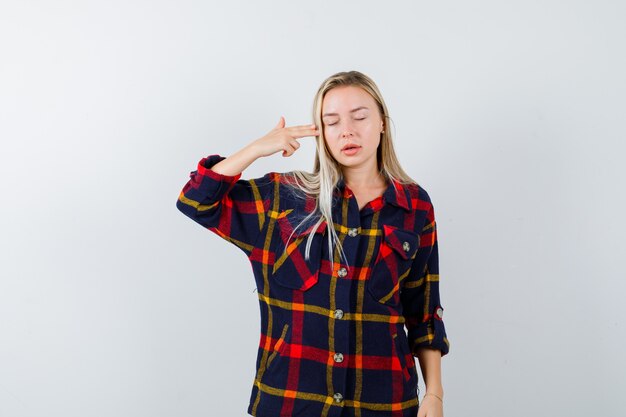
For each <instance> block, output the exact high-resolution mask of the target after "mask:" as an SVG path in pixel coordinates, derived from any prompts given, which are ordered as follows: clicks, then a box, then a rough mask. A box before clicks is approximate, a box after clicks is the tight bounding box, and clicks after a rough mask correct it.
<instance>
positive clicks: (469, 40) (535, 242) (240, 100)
mask: <svg viewBox="0 0 626 417" xmlns="http://www.w3.org/2000/svg"><path fill="white" fill-rule="evenodd" d="M625 16H626V5H625V4H624V3H623V2H620V1H617V0H615V1H609V0H597V1H594V2H589V1H578V0H574V1H572V0H570V1H565V0H542V1H532V0H531V1H529V0H524V1H495V0H492V1H487V0H476V1H471V2H468V1H458V0H449V1H437V2H433V1H392V2H381V1H364V0H359V1H327V0H322V1H320V0H318V1H315V2H312V1H311V2H299V1H266V2H263V1H229V2H225V1H220V2H216V1H215V2H213V1H181V0H176V1H154V0H152V1H129V0H126V1H112V0H107V1H62V0H57V1H47V2H46V1H24V0H21V1H8V0H3V1H2V3H0V138H1V148H0V187H1V198H2V216H1V217H0V228H1V231H0V236H1V237H0V245H1V247H0V275H1V279H0V416H2V417H39V416H46V417H56V416H59V417H61V416H62V417H83V416H90V417H91V416H93V417H105V416H106V417H109V416H120V417H136V416H146V417H148V416H150V417H170V416H186V417H194V416H225V417H231V416H238V417H242V416H245V415H247V414H246V407H247V404H248V400H249V396H250V391H251V388H252V383H253V378H254V371H255V369H254V366H255V360H256V350H257V346H258V341H259V328H260V320H259V306H258V299H257V296H256V293H255V292H254V289H255V284H254V280H253V276H252V269H251V268H250V264H249V262H248V260H247V259H246V257H245V255H244V254H243V252H241V251H240V250H239V249H237V248H236V247H235V246H234V245H231V244H229V243H227V242H226V241H224V240H222V239H221V238H219V237H218V236H217V235H214V234H212V233H211V232H209V231H208V230H206V229H203V228H202V227H200V226H199V225H197V224H195V223H193V222H192V221H191V220H190V219H188V218H186V217H185V216H184V215H182V213H180V212H179V211H178V210H177V209H176V206H175V203H176V199H177V198H178V194H179V192H180V191H181V189H182V187H183V185H184V184H185V183H186V182H187V180H188V179H189V172H190V171H192V170H194V169H195V168H196V166H197V163H198V161H199V160H200V159H201V158H202V157H203V156H207V155H209V154H213V153H217V154H220V155H224V156H228V155H230V154H232V153H234V152H236V151H237V150H238V149H240V148H242V147H243V146H245V145H246V144H247V143H249V142H250V141H252V140H255V139H257V138H259V137H261V136H263V135H264V134H266V133H267V132H269V130H271V129H272V128H273V127H274V126H275V125H276V123H277V122H278V120H279V118H280V116H281V115H282V116H285V118H286V122H287V124H288V125H296V124H305V123H310V122H311V121H312V120H311V107H312V100H313V96H314V94H315V91H316V90H317V88H318V87H319V85H320V83H321V82H322V80H323V79H325V78H326V77H328V76H329V75H331V74H333V73H335V72H338V71H346V70H352V69H356V70H359V71H362V72H364V73H366V74H367V75H369V76H370V77H372V78H373V79H374V80H375V81H376V83H377V84H378V86H379V87H380V89H381V91H382V93H383V96H384V98H385V100H386V102H387V104H388V106H389V110H390V113H391V117H392V120H393V133H394V135H395V146H396V149H397V151H398V153H399V157H400V161H401V163H402V164H403V166H404V168H405V169H406V170H407V171H408V172H409V174H410V175H411V176H412V177H413V178H414V179H415V180H416V181H418V182H420V183H421V184H422V185H423V186H424V187H425V188H426V189H427V190H428V192H429V194H430V195H431V198H432V199H433V203H434V206H435V212H436V217H437V220H438V233H439V248H440V249H439V250H440V272H441V282H440V290H441V301H442V305H443V306H444V308H445V317H444V319H445V324H446V329H447V332H448V337H449V339H450V343H451V347H450V353H449V354H448V355H447V356H446V357H444V358H443V359H442V372H443V385H444V392H445V396H444V412H445V416H446V417H454V416H457V417H459V416H462V417H473V416H476V417H501V416H507V417H522V416H530V415H533V416H568V417H583V416H590V415H593V416H603V417H618V416H624V415H626V396H624V394H623V389H624V387H625V386H626V377H625V376H624V375H626V359H625V357H626V355H625V354H624V344H625V342H626V331H625V328H624V324H625V321H624V319H625V317H626V307H625V303H624V301H623V300H624V295H625V293H626V292H625V291H626V285H625V281H626V273H625V272H624V266H623V265H624V264H623V262H624V259H625V257H626V256H625V255H626V253H625V249H626V247H625V246H626V245H625V244H624V234H625V232H626V228H625V225H626V222H625V220H624V212H626V201H625V197H624V185H625V182H626V181H625V178H626V172H625V171H626V170H625V168H624V163H623V158H624V156H625V152H624V151H625V150H626V149H625V148H626V147H625V146H624V140H625V139H626V127H625V123H624V121H625V116H626V98H625V94H626V82H625V77H624V74H626V54H625V53H624V51H625V50H626V49H625V48H626V42H625V40H626V26H624V18H625ZM300 142H301V144H302V146H301V148H300V149H299V150H298V152H297V153H296V154H295V155H293V156H292V157H290V158H284V157H282V156H281V154H280V153H276V154H274V155H272V156H270V157H267V158H262V159H261V160H258V161H256V162H255V163H254V164H253V165H251V166H250V167H249V168H248V169H246V170H245V171H244V173H243V178H244V179H249V178H255V177H259V176H261V175H263V174H264V173H265V172H268V171H270V170H274V171H281V172H284V171H288V170H291V169H305V170H311V169H312V168H313V157H314V146H313V139H312V138H303V139H301V140H300ZM420 390H421V394H422V395H423V393H424V385H423V382H422V381H421V376H420Z"/></svg>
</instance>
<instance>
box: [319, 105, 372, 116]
mask: <svg viewBox="0 0 626 417" xmlns="http://www.w3.org/2000/svg"><path fill="white" fill-rule="evenodd" d="M363 109H365V110H369V108H367V107H365V106H361V107H357V108H356V109H352V110H350V113H354V112H356V111H359V110H363ZM326 116H339V115H338V114H337V113H324V114H322V117H326Z"/></svg>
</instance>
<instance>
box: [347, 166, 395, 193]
mask: <svg viewBox="0 0 626 417" xmlns="http://www.w3.org/2000/svg"><path fill="white" fill-rule="evenodd" d="M343 178H344V182H345V184H346V185H347V186H348V187H349V188H352V189H358V188H366V187H376V186H384V185H385V182H386V181H385V178H384V176H383V175H381V174H379V173H378V172H377V171H372V170H366V169H363V168H345V169H344V170H343Z"/></svg>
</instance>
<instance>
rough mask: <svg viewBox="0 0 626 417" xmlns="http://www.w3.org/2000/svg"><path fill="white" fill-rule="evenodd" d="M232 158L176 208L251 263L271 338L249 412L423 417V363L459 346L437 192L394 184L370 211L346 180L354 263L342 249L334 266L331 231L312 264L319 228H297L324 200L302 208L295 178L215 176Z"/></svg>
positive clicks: (263, 348) (338, 197)
mask: <svg viewBox="0 0 626 417" xmlns="http://www.w3.org/2000/svg"><path fill="white" fill-rule="evenodd" d="M223 159H225V157H223V156H220V155H217V154H214V155H210V156H208V157H206V158H202V159H201V160H200V162H199V164H198V167H197V170H195V171H192V172H191V173H190V179H189V181H188V182H187V183H186V184H185V186H184V187H183V189H182V191H181V193H180V195H179V197H178V200H177V203H176V206H177V208H178V209H179V210H180V211H181V212H183V213H184V214H185V215H186V216H188V217H190V218H191V219H192V220H193V221H195V222H197V223H199V224H200V225H202V226H203V227H205V228H207V229H209V230H210V231H212V232H214V233H216V234H217V235H219V236H220V237H222V238H224V239H226V240H227V241H229V242H231V243H233V244H234V245H236V246H237V247H238V248H240V249H241V250H243V251H244V252H245V253H246V255H247V256H248V259H249V260H250V263H251V265H252V270H253V272H254V278H255V281H256V286H257V294H258V299H259V304H260V309H261V335H260V343H259V349H258V355H257V361H256V367H257V371H256V375H255V379H254V384H253V387H252V394H251V396H250V404H249V407H248V410H247V411H248V413H249V414H251V415H254V416H259V417H277V416H316V417H317V416H323V417H327V416H328V417H336V416H342V417H343V416H357V417H368V416H372V417H373V416H398V417H400V416H416V415H417V410H418V406H419V400H418V394H417V382H418V375H417V372H416V366H415V359H414V355H417V350H418V349H419V348H423V347H426V348H434V349H439V350H440V351H441V354H442V356H443V355H445V354H447V353H448V350H449V346H450V344H449V342H448V339H447V337H446V332H445V328H444V323H443V321H442V313H443V308H442V306H441V302H440V298H439V269H438V250H437V228H436V223H435V217H434V211H433V205H432V204H431V201H430V198H429V196H428V194H427V193H426V191H425V190H424V189H423V188H421V187H420V186H418V185H417V184H413V185H410V186H407V185H401V184H399V183H397V182H396V183H395V184H396V187H397V191H396V189H394V188H393V186H392V185H389V186H388V188H387V190H386V191H385V192H384V194H383V195H382V196H380V197H378V198H376V199H374V200H372V201H370V202H369V203H367V205H365V206H364V207H363V208H362V209H361V210H359V208H358V205H357V201H356V199H355V198H353V195H352V192H351V190H350V189H349V187H347V186H345V184H344V182H343V181H340V183H339V184H338V186H337V187H336V188H335V190H334V196H333V199H334V200H333V201H334V204H333V221H334V222H335V229H336V231H337V234H338V237H339V239H340V240H341V242H342V245H343V248H344V251H345V254H346V257H347V259H348V263H345V259H343V257H341V258H340V257H339V251H338V250H335V251H334V252H335V253H334V254H333V259H334V262H332V263H331V262H330V260H329V251H328V236H327V230H326V226H327V225H326V222H324V223H322V224H321V226H320V227H318V228H317V230H315V236H314V238H313V241H312V244H311V247H310V258H309V259H308V260H307V259H305V247H306V238H307V236H308V232H310V231H311V229H312V227H313V223H311V224H310V225H308V227H300V228H298V229H297V230H295V232H294V228H295V226H296V225H297V224H298V223H299V221H300V220H301V218H302V216H303V214H306V213H309V212H311V211H312V210H313V209H314V207H315V201H314V199H313V198H311V197H308V198H307V200H306V201H303V200H298V199H297V197H296V196H294V195H293V191H290V189H291V186H289V185H288V183H287V182H286V176H285V175H284V174H280V173H277V172H270V173H268V174H266V175H264V176H263V177H261V178H256V179H251V180H243V179H240V177H241V174H238V175H235V176H228V175H222V174H218V173H216V172H215V171H212V170H211V169H210V168H211V167H212V166H213V165H215V164H216V163H217V162H219V161H221V160H223ZM292 232H294V233H293V235H292ZM290 235H291V239H290V240H289V244H288V247H287V249H286V251H285V250H284V249H285V243H286V242H287V239H288V238H289V237H290ZM404 326H406V329H407V330H406V331H405V329H404Z"/></svg>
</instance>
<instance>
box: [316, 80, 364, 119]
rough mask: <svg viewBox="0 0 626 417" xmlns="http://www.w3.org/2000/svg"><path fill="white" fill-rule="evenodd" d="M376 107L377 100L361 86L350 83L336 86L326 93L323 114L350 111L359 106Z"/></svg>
mask: <svg viewBox="0 0 626 417" xmlns="http://www.w3.org/2000/svg"><path fill="white" fill-rule="evenodd" d="M362 106H364V107H368V108H369V109H370V110H372V109H374V108H376V101H375V100H374V98H373V97H372V96H370V95H369V93H368V92H367V91H365V90H363V89H362V88H360V87H357V86H353V85H349V86H341V87H335V88H333V89H332V90H329V91H328V92H327V93H326V95H324V100H323V101H322V115H323V114H325V113H342V112H349V111H350V110H352V109H355V108H357V107H362Z"/></svg>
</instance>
